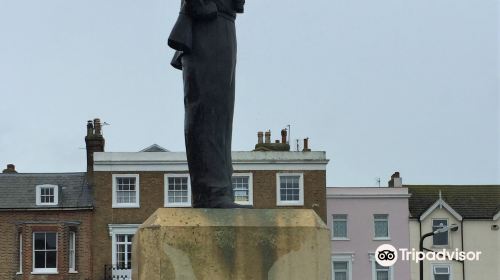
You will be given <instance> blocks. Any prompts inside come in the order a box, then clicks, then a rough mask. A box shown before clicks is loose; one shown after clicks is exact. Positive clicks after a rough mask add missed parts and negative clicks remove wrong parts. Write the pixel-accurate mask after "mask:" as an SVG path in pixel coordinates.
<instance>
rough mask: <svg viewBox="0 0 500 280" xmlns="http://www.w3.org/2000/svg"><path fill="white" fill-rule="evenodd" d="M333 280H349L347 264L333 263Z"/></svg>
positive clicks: (344, 262)
mask: <svg viewBox="0 0 500 280" xmlns="http://www.w3.org/2000/svg"><path fill="white" fill-rule="evenodd" d="M333 280H349V262H347V261H334V262H333Z"/></svg>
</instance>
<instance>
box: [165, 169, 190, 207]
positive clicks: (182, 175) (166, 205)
mask: <svg viewBox="0 0 500 280" xmlns="http://www.w3.org/2000/svg"><path fill="white" fill-rule="evenodd" d="M168 178H187V187H188V189H187V192H188V202H177V203H175V202H174V203H169V202H168ZM163 180H164V187H163V189H164V192H163V194H164V198H163V199H164V203H163V206H164V207H191V206H192V198H191V194H192V192H191V178H190V176H189V173H187V174H165V175H164V179H163Z"/></svg>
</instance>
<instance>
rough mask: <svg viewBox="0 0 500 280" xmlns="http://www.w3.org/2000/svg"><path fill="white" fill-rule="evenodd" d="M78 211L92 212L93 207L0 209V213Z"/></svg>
mask: <svg viewBox="0 0 500 280" xmlns="http://www.w3.org/2000/svg"><path fill="white" fill-rule="evenodd" d="M79 210H94V206H89V207H75V208H68V207H64V208H57V207H53V208H0V212H9V211H79Z"/></svg>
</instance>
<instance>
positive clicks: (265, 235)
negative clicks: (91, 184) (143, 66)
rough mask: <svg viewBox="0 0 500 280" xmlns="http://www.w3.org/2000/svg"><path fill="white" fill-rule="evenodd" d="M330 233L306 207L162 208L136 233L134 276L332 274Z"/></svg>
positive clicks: (200, 279)
mask: <svg viewBox="0 0 500 280" xmlns="http://www.w3.org/2000/svg"><path fill="white" fill-rule="evenodd" d="M329 236H330V235H329V231H328V228H327V227H326V225H325V224H324V223H323V221H322V220H321V219H320V218H319V217H318V216H317V215H316V213H315V212H314V211H313V210H307V209H201V208H197V209H194V208H160V209H158V210H156V212H155V213H153V215H151V217H149V218H148V219H147V220H146V221H145V222H144V223H143V224H142V225H141V226H140V228H139V229H138V231H137V233H136V235H135V236H134V240H133V250H132V251H133V257H132V259H133V261H132V263H133V266H132V275H133V276H132V279H134V280H160V279H161V280H166V279H175V280H181V279H182V280H191V279H192V280H194V279H196V280H225V279H227V280H239V279H241V280H250V279H254V280H260V279H262V280H264V279H275V280H285V279H287V280H294V279H297V280H303V279H317V280H325V279H330V270H331V266H330V238H329Z"/></svg>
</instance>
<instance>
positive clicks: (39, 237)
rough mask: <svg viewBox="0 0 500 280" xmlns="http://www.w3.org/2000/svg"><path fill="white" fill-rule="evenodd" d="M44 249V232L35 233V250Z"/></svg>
mask: <svg viewBox="0 0 500 280" xmlns="http://www.w3.org/2000/svg"><path fill="white" fill-rule="evenodd" d="M44 249H45V233H41V232H37V233H35V250H44Z"/></svg>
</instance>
